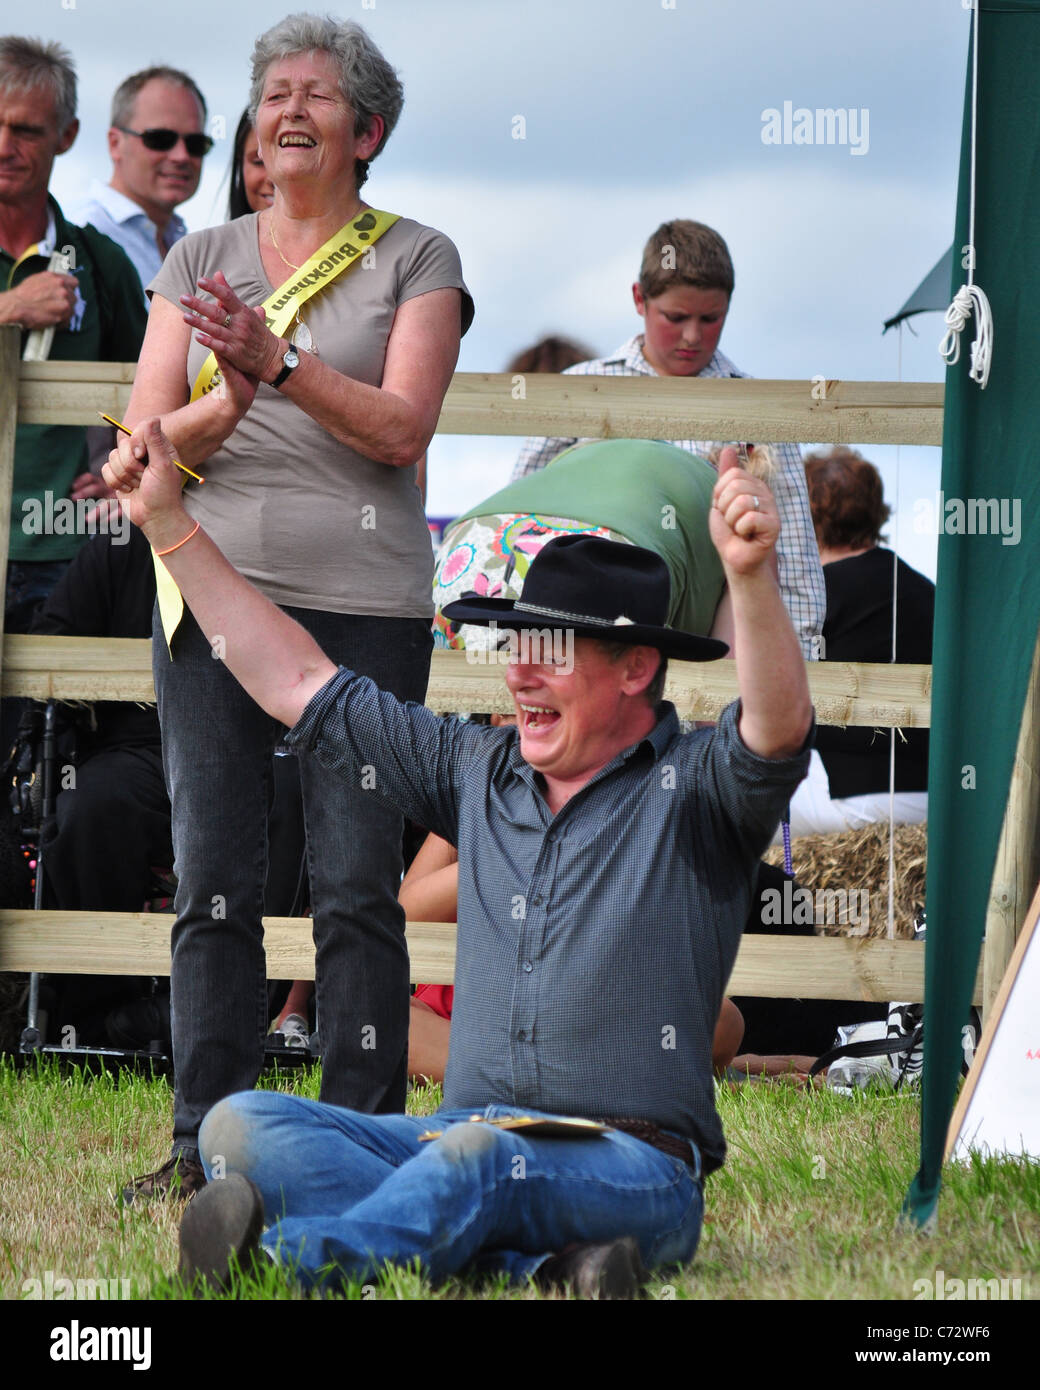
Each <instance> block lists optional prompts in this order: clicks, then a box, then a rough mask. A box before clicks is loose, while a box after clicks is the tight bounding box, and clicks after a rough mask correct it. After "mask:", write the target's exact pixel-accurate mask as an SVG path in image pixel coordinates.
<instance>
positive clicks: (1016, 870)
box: [982, 633, 1040, 1020]
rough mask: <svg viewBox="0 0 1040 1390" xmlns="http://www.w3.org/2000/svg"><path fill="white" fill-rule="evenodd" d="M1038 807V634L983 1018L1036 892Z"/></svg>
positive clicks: (1007, 820)
mask: <svg viewBox="0 0 1040 1390" xmlns="http://www.w3.org/2000/svg"><path fill="white" fill-rule="evenodd" d="M1038 811H1040V633H1038V634H1037V642H1036V646H1035V648H1034V650H1033V665H1032V668H1031V669H1030V672H1029V683H1028V685H1027V686H1026V699H1025V704H1024V705H1023V708H1022V723H1021V726H1020V728H1019V733H1018V746H1017V747H1016V749H1015V761H1014V763H1013V764H1012V767H1011V786H1010V789H1009V791H1008V801H1007V810H1006V811H1005V812H1004V824H1003V827H1002V828H1001V832H1000V844H999V845H998V847H997V858H996V862H995V864H994V866H993V881H992V884H991V886H990V894H989V906H988V907H987V909H986V939H985V941H984V942H983V946H982V960H983V988H982V1016H983V1020H985V1018H986V1017H987V1015H988V1014H989V1011H990V1009H991V1008H992V1006H993V1001H994V999H995V998H996V995H997V991H998V990H999V989H1000V982H1001V980H1003V978H1004V972H1005V970H1007V967H1008V962H1009V961H1010V959H1011V955H1012V952H1013V951H1014V949H1015V942H1016V941H1017V940H1018V934H1019V932H1020V931H1021V930H1022V924H1023V922H1024V921H1025V918H1026V912H1027V911H1028V910H1029V904H1030V903H1031V902H1032V900H1033V894H1034V893H1035V892H1036V886H1037V876H1038V873H1040V845H1038V843H1037V828H1038Z"/></svg>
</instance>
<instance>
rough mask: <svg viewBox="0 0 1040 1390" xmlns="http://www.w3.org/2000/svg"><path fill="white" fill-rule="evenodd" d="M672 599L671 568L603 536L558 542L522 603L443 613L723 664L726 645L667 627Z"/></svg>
mask: <svg viewBox="0 0 1040 1390" xmlns="http://www.w3.org/2000/svg"><path fill="white" fill-rule="evenodd" d="M670 594H671V579H670V577H669V574H668V566H667V565H666V564H665V562H664V561H663V560H662V559H661V557H660V555H657V554H655V552H654V551H652V550H644V549H643V547H642V546H638V545H625V544H623V543H622V542H620V541H608V540H604V539H603V537H602V536H558V537H557V538H556V539H555V540H552V541H550V542H549V543H548V545H545V546H543V547H542V549H541V550H540V551H539V552H538V554H537V555H536V556H535V557H534V559H533V560H532V561H531V567H530V569H529V570H528V571H527V578H526V579H525V580H524V591H523V597H522V598H519V599H515V600H514V599H508V598H476V597H474V598H462V599H456V600H455V601H454V602H453V603H448V604H445V606H444V608H443V609H442V610H441V611H442V612H443V614H444V616H445V617H446V618H448V619H449V620H450V621H451V622H453V623H479V624H481V625H483V626H485V627H486V626H487V625H488V624H490V623H492V622H494V623H495V624H496V625H497V626H498V627H501V628H511V629H513V630H523V629H527V628H552V629H553V630H554V631H561V630H562V631H566V632H573V633H574V635H575V636H576V637H597V638H599V639H600V640H601V641H604V642H626V643H628V644H629V645H630V646H633V647H638V646H647V647H656V648H657V650H658V651H659V652H660V653H661V655H662V656H666V657H674V658H676V660H679V661H717V660H718V659H719V657H720V656H725V655H726V653H727V652H728V651H729V648H728V647H727V646H726V644H725V642H718V641H716V639H715V638H714V637H699V636H697V634H695V633H692V632H680V631H679V629H678V628H673V627H666V626H665V621H664V620H665V619H666V618H667V616H668V604H669V598H670Z"/></svg>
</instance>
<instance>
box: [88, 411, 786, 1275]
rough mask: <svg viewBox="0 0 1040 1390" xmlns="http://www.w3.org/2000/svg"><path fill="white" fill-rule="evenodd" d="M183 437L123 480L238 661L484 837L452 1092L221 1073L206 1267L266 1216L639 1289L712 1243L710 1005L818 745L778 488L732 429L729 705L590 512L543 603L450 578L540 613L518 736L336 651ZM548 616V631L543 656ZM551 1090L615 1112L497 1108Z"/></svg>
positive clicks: (199, 1252)
mask: <svg viewBox="0 0 1040 1390" xmlns="http://www.w3.org/2000/svg"><path fill="white" fill-rule="evenodd" d="M171 458H172V454H171V449H170V446H169V444H168V442H167V441H166V440H165V439H164V438H163V436H162V434H161V432H160V429H159V424H158V421H150V422H149V423H148V424H147V425H144V426H139V427H138V428H137V429H136V430H135V432H134V435H133V437H132V438H131V439H129V440H125V439H124V440H121V441H120V445H119V448H118V451H116V452H114V453H113V454H112V456H111V458H110V461H109V463H108V464H107V465H106V470H105V471H106V478H107V480H108V481H109V483H110V484H111V485H112V486H113V487H115V488H117V489H119V490H120V491H121V492H122V493H123V494H124V497H125V505H126V506H127V507H128V508H129V511H130V515H131V517H132V519H133V520H134V521H135V522H136V523H137V524H138V525H140V526H141V527H142V529H143V530H144V532H145V534H146V535H147V537H148V539H149V540H150V542H151V543H152V546H153V548H154V549H155V550H156V551H157V552H159V553H160V554H162V555H163V557H164V563H165V564H166V565H167V567H168V568H169V570H170V572H171V574H172V576H173V578H174V579H175V580H176V582H177V584H178V585H179V586H180V588H181V591H182V593H183V595H184V598H185V601H186V602H187V603H188V605H189V606H190V607H191V609H192V611H193V612H194V614H195V617H196V619H197V620H198V622H199V625H200V626H201V628H202V630H203V631H204V632H205V633H206V634H207V636H209V637H211V639H212V640H213V641H214V643H215V644H216V648H217V649H219V650H221V651H223V652H225V653H226V656H225V659H226V661H227V665H228V667H229V669H230V670H231V672H232V673H233V674H234V675H235V677H236V678H237V679H238V680H239V681H240V682H241V683H242V685H243V687H244V688H245V689H246V690H247V691H248V692H249V693H250V694H251V695H252V696H253V697H254V698H255V699H256V700H257V701H258V703H260V704H261V705H262V706H263V707H264V709H266V710H267V711H268V712H269V713H270V714H271V715H273V716H274V717H275V718H278V719H281V720H282V721H283V722H284V723H285V724H287V725H289V726H291V733H290V734H289V738H288V741H289V743H290V744H295V745H297V746H302V747H307V748H313V749H315V751H317V752H318V754H319V756H321V757H322V759H323V760H324V761H325V762H326V763H327V765H329V766H330V767H332V768H335V769H337V770H338V771H340V772H341V774H342V775H343V776H345V777H359V776H360V777H362V778H363V779H364V783H365V785H367V786H371V785H372V778H373V774H374V779H375V792H376V794H378V795H381V796H384V797H386V798H388V799H389V800H391V801H393V802H394V803H395V804H396V805H397V806H399V807H400V808H401V810H403V811H404V813H405V814H406V815H408V816H411V817H412V818H413V819H414V820H416V821H418V822H419V823H420V824H422V825H425V826H427V827H429V828H430V829H431V830H433V831H435V832H436V833H438V834H440V835H441V836H442V837H443V838H445V839H447V840H449V841H451V842H452V843H453V844H456V845H458V847H459V862H460V873H459V914H458V915H459V928H458V946H457V955H456V974H455V981H456V999H455V1011H454V1019H453V1025H452V1040H451V1056H450V1058H449V1062H448V1069H447V1075H446V1078H445V1084H444V1106H443V1109H442V1110H441V1111H440V1112H439V1113H438V1114H437V1115H435V1116H434V1117H432V1118H430V1119H417V1118H413V1117H410V1116H404V1115H363V1114H359V1113H356V1112H352V1111H347V1110H342V1109H339V1108H338V1107H335V1106H331V1105H323V1104H320V1103H317V1102H312V1101H307V1100H303V1099H301V1098H299V1097H295V1096H287V1095H278V1094H272V1093H263V1092H249V1093H242V1094H239V1095H237V1096H233V1097H230V1098H229V1099H227V1100H225V1101H222V1102H220V1104H218V1105H217V1106H215V1107H214V1109H213V1110H212V1111H211V1112H210V1114H209V1115H208V1116H207V1117H206V1120H205V1121H204V1124H203V1128H202V1131H201V1134H200V1144H201V1151H202V1157H203V1161H204V1164H205V1167H206V1172H207V1176H208V1177H209V1178H217V1177H222V1178H223V1181H215V1182H211V1183H210V1185H209V1186H208V1187H206V1188H205V1189H204V1190H203V1191H202V1192H201V1193H200V1194H199V1195H198V1196H197V1197H195V1198H194V1200H193V1201H192V1202H191V1203H190V1204H189V1206H188V1208H187V1210H186V1212H185V1216H184V1220H183V1222H182V1226H181V1271H182V1274H184V1276H185V1277H187V1278H193V1277H194V1276H195V1275H197V1274H200V1273H201V1274H205V1275H207V1276H209V1277H211V1278H216V1279H218V1280H226V1279H227V1278H228V1273H229V1267H230V1266H229V1261H231V1262H233V1260H234V1258H237V1259H238V1260H239V1261H241V1262H243V1263H246V1262H248V1260H249V1259H250V1258H251V1257H252V1256H253V1254H254V1252H255V1250H256V1246H257V1242H258V1240H260V1238H261V1231H262V1230H263V1228H264V1227H265V1226H266V1227H267V1230H266V1232H265V1233H264V1234H263V1236H262V1244H263V1246H264V1248H265V1249H267V1250H268V1251H269V1252H271V1253H272V1254H273V1255H274V1257H275V1258H277V1259H279V1260H281V1261H284V1262H285V1263H287V1264H288V1265H290V1266H291V1267H292V1269H293V1270H294V1271H295V1272H296V1275H297V1277H298V1278H299V1279H300V1280H301V1281H302V1282H303V1283H305V1284H309V1285H328V1284H335V1283H336V1282H342V1281H343V1280H344V1279H347V1278H370V1277H372V1276H373V1275H374V1274H376V1273H377V1272H378V1271H379V1270H380V1269H381V1268H382V1266H383V1264H384V1263H385V1262H386V1261H387V1260H391V1261H395V1262H400V1263H408V1262H410V1261H412V1260H413V1259H416V1258H417V1259H418V1261H419V1263H420V1266H421V1267H422V1269H423V1271H424V1272H425V1273H426V1274H427V1275H428V1276H429V1277H430V1278H431V1279H433V1280H438V1279H442V1278H444V1277H445V1276H447V1275H450V1274H452V1273H455V1272H456V1271H459V1270H462V1269H464V1268H467V1267H471V1266H474V1265H476V1266H477V1267H479V1268H481V1269H484V1270H494V1271H496V1272H503V1271H504V1272H506V1273H507V1274H508V1275H509V1276H510V1277H512V1278H513V1279H515V1280H520V1281H522V1280H524V1279H526V1278H528V1277H531V1276H534V1277H536V1278H537V1279H538V1280H539V1281H540V1282H545V1283H553V1284H560V1283H566V1284H569V1285H571V1286H572V1287H573V1288H574V1289H575V1290H576V1291H577V1292H579V1293H581V1294H585V1295H588V1296H600V1297H629V1296H632V1295H633V1294H634V1293H635V1292H636V1290H637V1289H638V1286H639V1284H640V1282H641V1281H642V1279H643V1278H644V1277H645V1269H644V1263H645V1265H648V1266H651V1267H652V1266H655V1265H666V1264H673V1263H678V1262H683V1261H687V1260H689V1259H691V1258H692V1256H693V1253H694V1251H695V1249H696V1246H697V1240H698V1236H699V1234H700V1226H701V1218H702V1214H703V1177H704V1175H705V1174H706V1173H708V1172H710V1171H711V1170H712V1169H714V1168H717V1167H718V1166H719V1165H720V1164H721V1163H722V1161H723V1158H724V1155H725V1144H724V1140H723V1137H722V1130H721V1126H720V1124H719V1119H718V1115H717V1114H716V1111H715V1105H714V1093H713V1085H712V1076H711V1046H712V1032H713V1028H714V1024H715V1020H716V1018H717V1017H718V1013H719V1006H720V1004H721V1001H722V996H723V989H724V987H725V984H726V980H727V978H728V976H729V973H730V970H731V967H732V965H733V960H734V958H735V956H736V952H737V946H738V943H739V939H740V933H741V929H742V927H743V924H744V921H745V919H746V917H747V913H748V904H749V897H750V892H751V886H752V880H753V875H754V870H755V866H756V863H757V860H758V857H759V855H760V854H761V852H762V850H763V848H764V847H765V845H766V844H767V843H768V840H769V838H770V836H771V835H772V832H773V830H774V829H775V827H776V823H777V821H778V819H779V817H780V813H781V811H782V810H783V808H784V806H785V805H786V804H787V801H788V800H789V798H790V796H791V793H792V791H793V790H794V788H795V786H796V785H797V784H798V782H799V781H800V779H801V778H802V777H803V776H804V773H805V767H806V763H807V761H808V755H807V752H806V748H807V744H808V739H809V736H810V733H811V728H812V707H811V703H810V699H809V690H808V684H807V681H806V678H805V668H804V665H803V661H802V657H801V654H800V652H799V647H798V642H797V639H796V637H795V634H794V631H793V629H792V627H791V623H790V621H789V619H788V617H787V615H786V612H785V610H784V607H783V604H782V602H781V600H780V594H779V591H778V588H777V584H776V579H775V577H774V572H773V565H772V555H773V549H774V546H775V543H776V538H777V535H778V532H779V521H778V518H777V513H776V506H775V504H774V502H773V499H772V496H771V494H770V492H769V490H768V488H767V487H766V485H765V484H764V483H762V482H760V481H758V480H756V479H754V478H752V477H750V476H749V475H748V474H746V473H744V472H742V471H741V470H739V469H738V468H737V467H736V454H735V452H734V451H731V450H727V451H725V452H724V455H723V459H722V463H721V476H720V478H719V482H718V484H717V486H716V489H715V510H713V512H712V514H711V522H710V526H711V534H712V540H713V542H714V544H715V546H716V548H717V550H718V552H719V555H720V558H721V560H722V563H723V566H724V568H725V571H726V579H727V582H728V584H729V587H730V593H731V595H732V600H733V614H734V632H735V656H736V666H737V674H738V683H739V689H740V697H741V698H740V701H739V702H737V703H735V704H733V705H731V706H729V707H728V708H727V709H726V710H725V711H723V714H722V716H721V718H720V720H719V723H718V725H717V726H716V727H715V728H714V729H710V730H709V729H705V730H699V731H697V732H695V733H692V734H687V735H684V734H682V733H681V731H680V729H679V724H678V720H677V718H676V714H675V710H674V707H672V706H671V705H668V704H662V703H659V702H660V697H661V687H662V683H663V677H664V669H665V664H666V658H667V657H668V656H676V657H680V658H683V659H687V660H710V659H712V658H713V657H715V656H719V655H721V654H722V652H723V651H724V650H725V648H724V647H723V646H722V644H720V643H717V642H713V641H712V640H711V639H709V638H702V637H695V636H692V635H691V634H688V633H683V632H678V631H673V630H670V629H667V628H664V627H662V626H661V621H662V618H663V616H664V614H665V613H666V612H667V608H668V576H667V570H666V568H665V566H664V564H663V562H662V561H661V560H660V559H659V557H658V556H656V555H654V554H652V553H651V552H649V551H645V550H642V549H640V548H639V547H636V546H627V545H617V544H615V543H613V542H610V541H605V540H602V539H600V538H589V537H582V536H576V537H564V538H561V539H559V540H557V541H554V542H553V543H552V544H550V545H548V546H546V547H545V549H544V550H543V551H542V552H541V554H540V555H539V556H538V559H537V561H536V562H535V563H534V564H532V566H531V569H530V571H529V574H528V578H527V581H526V585H525V588H524V594H523V598H522V599H521V600H520V601H518V602H517V603H515V604H514V603H513V602H512V601H511V600H493V599H485V600H470V601H464V602H463V601H460V602H459V603H457V604H456V605H454V609H455V612H454V613H453V615H452V616H457V617H458V618H459V619H460V620H461V621H464V622H474V621H477V622H490V621H491V620H492V619H494V620H495V621H496V623H497V624H498V625H499V627H501V628H502V629H504V630H508V631H510V632H515V633H517V634H518V638H519V640H518V641H517V643H516V646H517V648H518V650H517V651H516V653H515V654H516V655H517V656H518V657H519V659H518V660H517V661H516V662H515V663H513V664H510V665H508V666H507V667H506V672H505V679H506V684H507V686H508V687H509V690H510V692H511V693H512V696H513V700H514V706H515V710H516V715H517V720H518V726H517V727H516V728H510V729H500V730H497V731H494V733H493V734H492V733H491V731H489V730H487V729H475V728H474V729H470V728H467V727H466V725H465V724H464V723H462V722H460V721H456V720H440V719H438V718H436V716H435V715H433V714H432V713H430V712H429V711H427V710H426V709H423V708H420V707H418V706H415V705H402V704H401V703H399V702H398V701H397V700H396V699H394V698H393V697H392V696H390V695H388V694H386V693H384V692H382V691H380V690H379V689H378V688H377V687H376V686H375V685H373V683H372V682H371V681H370V680H367V679H365V678H362V677H359V676H355V675H354V674H353V673H352V672H351V671H347V670H342V669H341V670H338V671H337V669H336V668H335V667H334V666H333V664H332V662H330V661H329V660H328V658H327V657H325V656H324V655H323V653H322V652H321V650H320V649H319V648H318V647H317V646H316V645H315V643H314V641H313V640H312V639H311V638H310V637H309V636H308V635H307V633H305V632H304V630H303V629H302V628H300V627H299V626H297V624H296V623H294V622H293V621H292V619H291V618H290V617H289V616H288V615H287V614H285V613H283V612H281V611H280V610H279V609H278V608H276V607H275V606H274V605H273V604H271V603H270V602H268V600H267V599H266V598H263V597H262V596H261V595H260V594H259V593H257V591H256V590H255V589H253V588H252V587H251V586H250V584H249V583H248V582H247V581H246V580H245V579H244V578H242V576H241V575H239V574H238V573H237V572H236V571H235V570H234V569H233V568H232V567H231V566H230V565H229V564H228V563H227V561H226V560H225V559H224V557H223V556H222V555H221V554H220V552H219V551H218V550H217V548H216V546H214V545H213V543H212V542H211V541H210V540H209V538H208V537H207V536H206V535H205V534H204V533H203V532H201V531H200V530H199V527H198V525H197V524H196V525H195V526H194V527H193V526H192V523H191V519H190V518H189V517H188V516H187V514H186V513H185V511H184V509H183V507H182V505H181V488H180V482H179V479H178V475H177V472H176V470H175V469H174V467H173V466H172V463H171ZM149 461H150V466H149V467H147V468H146V467H145V466H144V465H145V463H146V462H149ZM547 629H548V630H547ZM532 634H533V635H534V637H541V638H542V639H543V642H544V644H545V645H547V646H548V647H549V650H548V651H546V650H542V651H540V652H534V653H532V651H531V650H530V647H531V639H532ZM546 638H548V639H549V640H548V641H547V642H545V641H544V639H546ZM217 639H219V642H218V640H217ZM539 658H545V659H544V660H542V659H539ZM220 929H221V925H220V924H216V926H215V927H214V930H220ZM368 1041H369V1043H370V1044H371V1045H372V1046H379V1039H378V1038H376V1037H370V1038H369V1039H368ZM546 1115H548V1116H572V1117H573V1116H577V1117H582V1118H584V1119H586V1120H600V1121H603V1122H605V1124H606V1125H607V1126H608V1128H606V1129H605V1130H603V1131H602V1132H599V1131H597V1130H595V1129H594V1128H593V1127H589V1126H586V1127H584V1128H583V1127H581V1126H580V1125H572V1126H571V1127H570V1128H569V1129H568V1128H567V1127H566V1126H562V1127H557V1132H549V1133H546V1132H545V1127H544V1126H542V1127H541V1132H539V1127H537V1126H536V1127H532V1129H531V1131H530V1132H528V1131H527V1130H526V1129H525V1128H519V1129H517V1128H514V1129H509V1128H505V1127H504V1126H503V1124H502V1122H503V1121H505V1120H507V1119H509V1118H513V1117H518V1116H520V1117H531V1118H535V1119H537V1118H539V1117H542V1116H546ZM474 1118H476V1120H477V1121H479V1122H477V1123H473V1119H474ZM427 1131H429V1132H431V1134H432V1136H434V1137H429V1138H427V1139H424V1137H423V1136H424V1133H426V1132H427ZM560 1131H562V1132H560Z"/></svg>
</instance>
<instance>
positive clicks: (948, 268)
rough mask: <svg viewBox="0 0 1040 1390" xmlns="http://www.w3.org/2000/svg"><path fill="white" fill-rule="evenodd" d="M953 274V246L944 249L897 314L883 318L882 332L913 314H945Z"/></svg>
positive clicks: (948, 302) (911, 316)
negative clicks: (946, 249)
mask: <svg viewBox="0 0 1040 1390" xmlns="http://www.w3.org/2000/svg"><path fill="white" fill-rule="evenodd" d="M952 275H953V247H952V246H951V247H950V249H949V250H948V251H944V252H943V254H942V255H941V256H940V257H939V259H938V260H937V261H936V263H935V264H934V265H933V266H932V268H931V270H930V271H929V272H928V274H927V275H926V276H925V277H924V279H923V280H922V281H921V283H920V284H919V285H918V287H917V289H916V290H914V292H913V294H912V295H911V296H910V298H909V299H908V300H907V301H906V303H905V304H904V305H903V307H902V308H901V309H900V310H899V312H898V313H897V314H893V315H892V317H891V318H890V319H886V320H885V326H884V328H882V330H881V332H882V334H885V333H887V332H888V330H889V329H890V328H895V326H896V324H897V323H902V322H903V320H904V319H909V318H913V316H914V315H915V314H933V313H939V314H945V312H946V310H947V308H948V307H949V304H950V278H951V276H952Z"/></svg>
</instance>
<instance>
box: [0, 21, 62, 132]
mask: <svg viewBox="0 0 1040 1390" xmlns="http://www.w3.org/2000/svg"><path fill="white" fill-rule="evenodd" d="M0 87H2V88H5V89H6V90H7V91H14V92H31V91H39V90H40V88H41V87H43V88H45V89H46V90H48V91H49V92H51V93H52V95H53V96H54V109H55V112H56V113H57V117H58V129H59V130H60V131H65V130H67V129H68V128H69V126H70V125H71V124H72V122H73V121H74V120H75V119H76V69H75V67H74V66H73V63H72V54H71V53H70V52H69V51H68V49H67V48H62V46H61V44H60V43H48V42H45V41H44V40H43V39H22V38H18V37H16V36H15V35H14V34H8V35H6V36H5V37H3V38H0Z"/></svg>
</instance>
